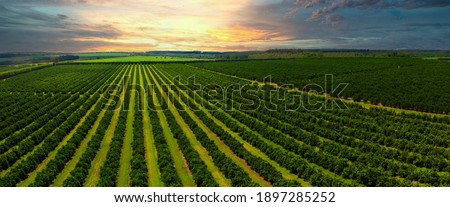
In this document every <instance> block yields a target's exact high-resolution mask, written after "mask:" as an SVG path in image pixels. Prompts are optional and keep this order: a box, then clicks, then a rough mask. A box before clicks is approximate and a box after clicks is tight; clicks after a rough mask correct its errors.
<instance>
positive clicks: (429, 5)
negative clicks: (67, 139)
mask: <svg viewBox="0 0 450 207" xmlns="http://www.w3.org/2000/svg"><path fill="white" fill-rule="evenodd" d="M395 2H397V3H395ZM449 5H450V1H436V0H432V1H418V0H414V1H411V0H410V1H406V0H403V1H380V0H366V1H356V0H342V1H341V0H338V1H332V0H306V1H300V0H298V1H292V0H284V1H272V2H269V3H267V4H265V5H259V6H254V7H253V8H252V9H253V10H252V11H250V12H247V14H248V17H247V19H248V20H249V21H246V22H245V23H243V24H245V25H246V26H247V27H251V28H258V29H264V30H269V31H278V32H279V34H280V35H287V36H290V37H291V38H290V40H291V41H290V42H291V43H295V42H296V40H297V42H298V44H297V45H292V44H291V45H285V44H284V43H281V42H280V43H279V44H278V45H279V46H280V47H288V48H293V47H299V48H301V47H304V45H303V44H302V43H303V42H305V41H318V42H322V43H323V44H320V45H318V46H317V47H319V48H320V47H322V48H323V47H326V48H333V47H334V48H336V47H338V48H364V49H400V48H402V49H443V50H449V49H450V39H449V38H448V37H449V36H450V26H449V25H450V7H448V6H449ZM344 8H345V9H344ZM314 15H315V16H314ZM313 17H316V18H313ZM271 47H272V48H275V47H277V43H274V45H273V46H271Z"/></svg>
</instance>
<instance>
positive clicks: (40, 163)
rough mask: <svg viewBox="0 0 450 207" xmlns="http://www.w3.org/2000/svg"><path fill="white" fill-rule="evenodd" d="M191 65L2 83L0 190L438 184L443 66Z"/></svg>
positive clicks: (445, 158)
mask: <svg viewBox="0 0 450 207" xmlns="http://www.w3.org/2000/svg"><path fill="white" fill-rule="evenodd" d="M202 60H204V59H201V58H199V59H189V58H180V57H174V58H172V57H163V56H159V57H157V56H149V57H144V58H143V57H134V56H128V57H117V58H110V59H103V60H91V61H86V62H75V63H58V64H54V65H46V67H44V68H40V69H38V70H31V71H25V72H23V73H20V74H12V75H9V76H8V77H4V78H3V79H1V80H0V97H1V98H0V186H67V187H69V186H223V187H225V186H450V161H449V160H450V151H449V145H450V118H449V116H448V113H449V112H450V108H449V102H450V91H449V89H450V82H449V81H448V77H450V62H448V61H440V60H435V59H428V60H424V59H418V58H388V57H384V58H381V57H377V58H357V57H345V58H344V57H341V58H336V57H327V58H300V59H283V60H245V61H224V60H222V61H216V60H207V61H203V62H200V61H202ZM146 61H148V62H160V63H143V62H146ZM191 61H193V62H191ZM127 62H128V63H127ZM2 70H3V69H0V72H1V71H2ZM5 71H6V69H5ZM0 74H1V73H0ZM327 74H332V75H333V77H331V76H326V75H327ZM269 75H270V77H271V81H270V82H269V81H268V80H269V79H268V78H267V77H268V76H269ZM327 78H330V79H327ZM330 81H332V82H330ZM313 83H314V84H315V85H312V84H313ZM340 83H347V84H348V85H347V87H339V84H340ZM283 84H294V86H295V87H294V88H292V87H289V86H287V85H286V86H281V85H283ZM308 84H309V85H308ZM305 86H307V87H305ZM335 89H336V90H335Z"/></svg>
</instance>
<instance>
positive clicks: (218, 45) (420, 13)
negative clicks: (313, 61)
mask: <svg viewBox="0 0 450 207" xmlns="http://www.w3.org/2000/svg"><path fill="white" fill-rule="evenodd" d="M0 1H1V2H2V4H1V5H0V11H1V14H0V38H1V40H0V41H1V43H2V48H1V49H0V52H21V51H49V52H98V51H135V52H143V51H150V50H201V51H244V50H265V49H270V48H369V49H399V48H402V49H403V48H405V49H443V48H449V40H448V35H449V34H450V29H449V25H450V22H449V20H448V19H450V12H449V5H450V3H448V1H439V0H433V1H428V3H424V1H418V0H417V1H412V0H408V1H399V2H403V4H401V3H398V4H393V3H392V4H386V3H384V4H376V3H374V2H390V1H361V0H359V1H356V0H353V1H340V0H337V1H328V0H326V1H314V0H305V1H302V0H262V1H252V0H227V1H218V2H212V1H209V0H184V1H180V0H166V1H161V0H129V1H123V0H111V1H107V0H59V1H58V0H41V1H39V0H38V1H31V0H0ZM346 2H354V3H355V4H349V5H347V4H346ZM356 3H358V4H357V5H356ZM336 5H337V6H336ZM386 5H387V6H386ZM361 14H365V15H363V16H361V17H358V18H356V17H357V15H361ZM436 17H439V18H436ZM424 34H426V36H424ZM412 39H416V40H418V41H422V42H421V43H420V44H414V43H413V42H411V40H412Z"/></svg>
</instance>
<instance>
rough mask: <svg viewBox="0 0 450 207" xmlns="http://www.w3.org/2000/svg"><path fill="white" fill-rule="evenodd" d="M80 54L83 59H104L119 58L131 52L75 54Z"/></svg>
mask: <svg viewBox="0 0 450 207" xmlns="http://www.w3.org/2000/svg"><path fill="white" fill-rule="evenodd" d="M73 55H76V56H79V57H80V59H81V60H85V59H103V58H118V57H127V56H130V53H126V52H95V53H79V54H73Z"/></svg>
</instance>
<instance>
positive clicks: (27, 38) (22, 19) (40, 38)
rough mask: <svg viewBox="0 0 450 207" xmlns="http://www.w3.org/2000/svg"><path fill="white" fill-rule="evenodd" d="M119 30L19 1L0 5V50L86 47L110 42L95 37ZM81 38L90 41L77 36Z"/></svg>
mask: <svg viewBox="0 0 450 207" xmlns="http://www.w3.org/2000/svg"><path fill="white" fill-rule="evenodd" d="M48 2H51V1H48ZM120 34H121V32H120V31H119V30H117V29H116V28H114V27H113V26H111V25H102V24H82V23H78V22H77V21H76V20H73V19H71V18H70V17H69V16H68V15H65V14H48V13H44V12H41V11H37V10H35V9H33V8H30V7H27V6H21V5H18V6H17V5H16V6H9V7H6V6H0V42H1V47H0V52H19V51H78V50H85V49H87V48H89V47H91V46H93V45H95V46H105V45H108V44H111V43H107V42H101V41H98V40H96V39H98V38H109V39H114V38H116V37H118V36H119V35H120ZM80 38H82V39H84V40H89V39H92V41H80V40H77V39H80ZM58 48H59V49H58Z"/></svg>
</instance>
